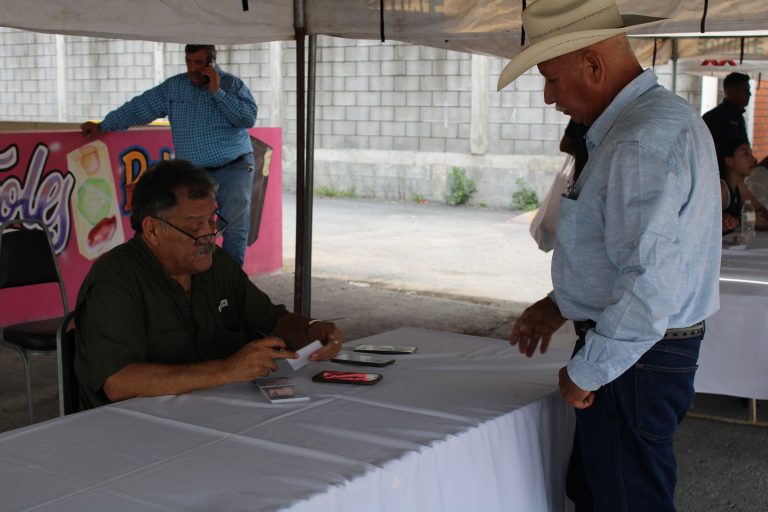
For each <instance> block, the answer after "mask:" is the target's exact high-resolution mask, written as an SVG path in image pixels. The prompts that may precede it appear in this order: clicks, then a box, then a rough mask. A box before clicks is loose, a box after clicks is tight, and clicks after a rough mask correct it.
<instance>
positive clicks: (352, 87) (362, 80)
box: [344, 76, 369, 91]
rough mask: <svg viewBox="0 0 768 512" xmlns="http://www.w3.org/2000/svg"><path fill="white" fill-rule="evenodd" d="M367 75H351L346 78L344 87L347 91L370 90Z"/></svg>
mask: <svg viewBox="0 0 768 512" xmlns="http://www.w3.org/2000/svg"><path fill="white" fill-rule="evenodd" d="M368 80H369V78H368V77H367V76H351V77H346V78H345V79H344V89H346V90H347V91H367V90H368Z"/></svg>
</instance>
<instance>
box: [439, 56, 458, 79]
mask: <svg viewBox="0 0 768 512" xmlns="http://www.w3.org/2000/svg"><path fill="white" fill-rule="evenodd" d="M460 62H461V61H458V60H455V59H451V60H436V61H433V62H432V74H433V75H444V76H451V75H458V74H459V64H460Z"/></svg>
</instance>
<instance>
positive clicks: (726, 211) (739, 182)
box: [717, 137, 768, 234]
mask: <svg viewBox="0 0 768 512" xmlns="http://www.w3.org/2000/svg"><path fill="white" fill-rule="evenodd" d="M717 163H718V165H719V167H720V193H721V196H722V208H723V234H725V233H728V232H730V231H733V230H734V229H736V228H738V227H739V226H740V225H741V207H742V206H743V205H744V202H745V201H747V200H749V201H751V202H752V206H753V207H754V208H755V213H756V217H755V229H768V210H766V208H765V207H764V206H763V205H762V204H761V203H760V202H759V201H758V200H757V199H755V196H754V195H752V192H750V191H749V188H747V185H746V184H745V183H744V180H745V178H746V177H747V176H749V175H750V174H752V169H754V168H755V165H757V160H756V159H755V157H754V155H752V148H751V147H750V145H749V141H747V140H746V139H743V138H741V137H729V138H726V139H723V140H722V141H720V143H719V144H718V146H717Z"/></svg>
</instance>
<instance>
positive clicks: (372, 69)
mask: <svg viewBox="0 0 768 512" xmlns="http://www.w3.org/2000/svg"><path fill="white" fill-rule="evenodd" d="M355 67H356V69H357V75H358V76H374V77H378V76H379V75H381V62H378V61H366V62H357V63H356V64H355Z"/></svg>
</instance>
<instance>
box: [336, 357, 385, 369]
mask: <svg viewBox="0 0 768 512" xmlns="http://www.w3.org/2000/svg"><path fill="white" fill-rule="evenodd" d="M331 361H333V362H334V363H342V364H356V365H360V366H376V367H377V368H381V367H382V366H387V365H388V364H392V363H394V362H395V360H394V359H390V358H388V357H380V356H369V355H367V354H339V355H337V356H336V357H334V358H333V359H331Z"/></svg>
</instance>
